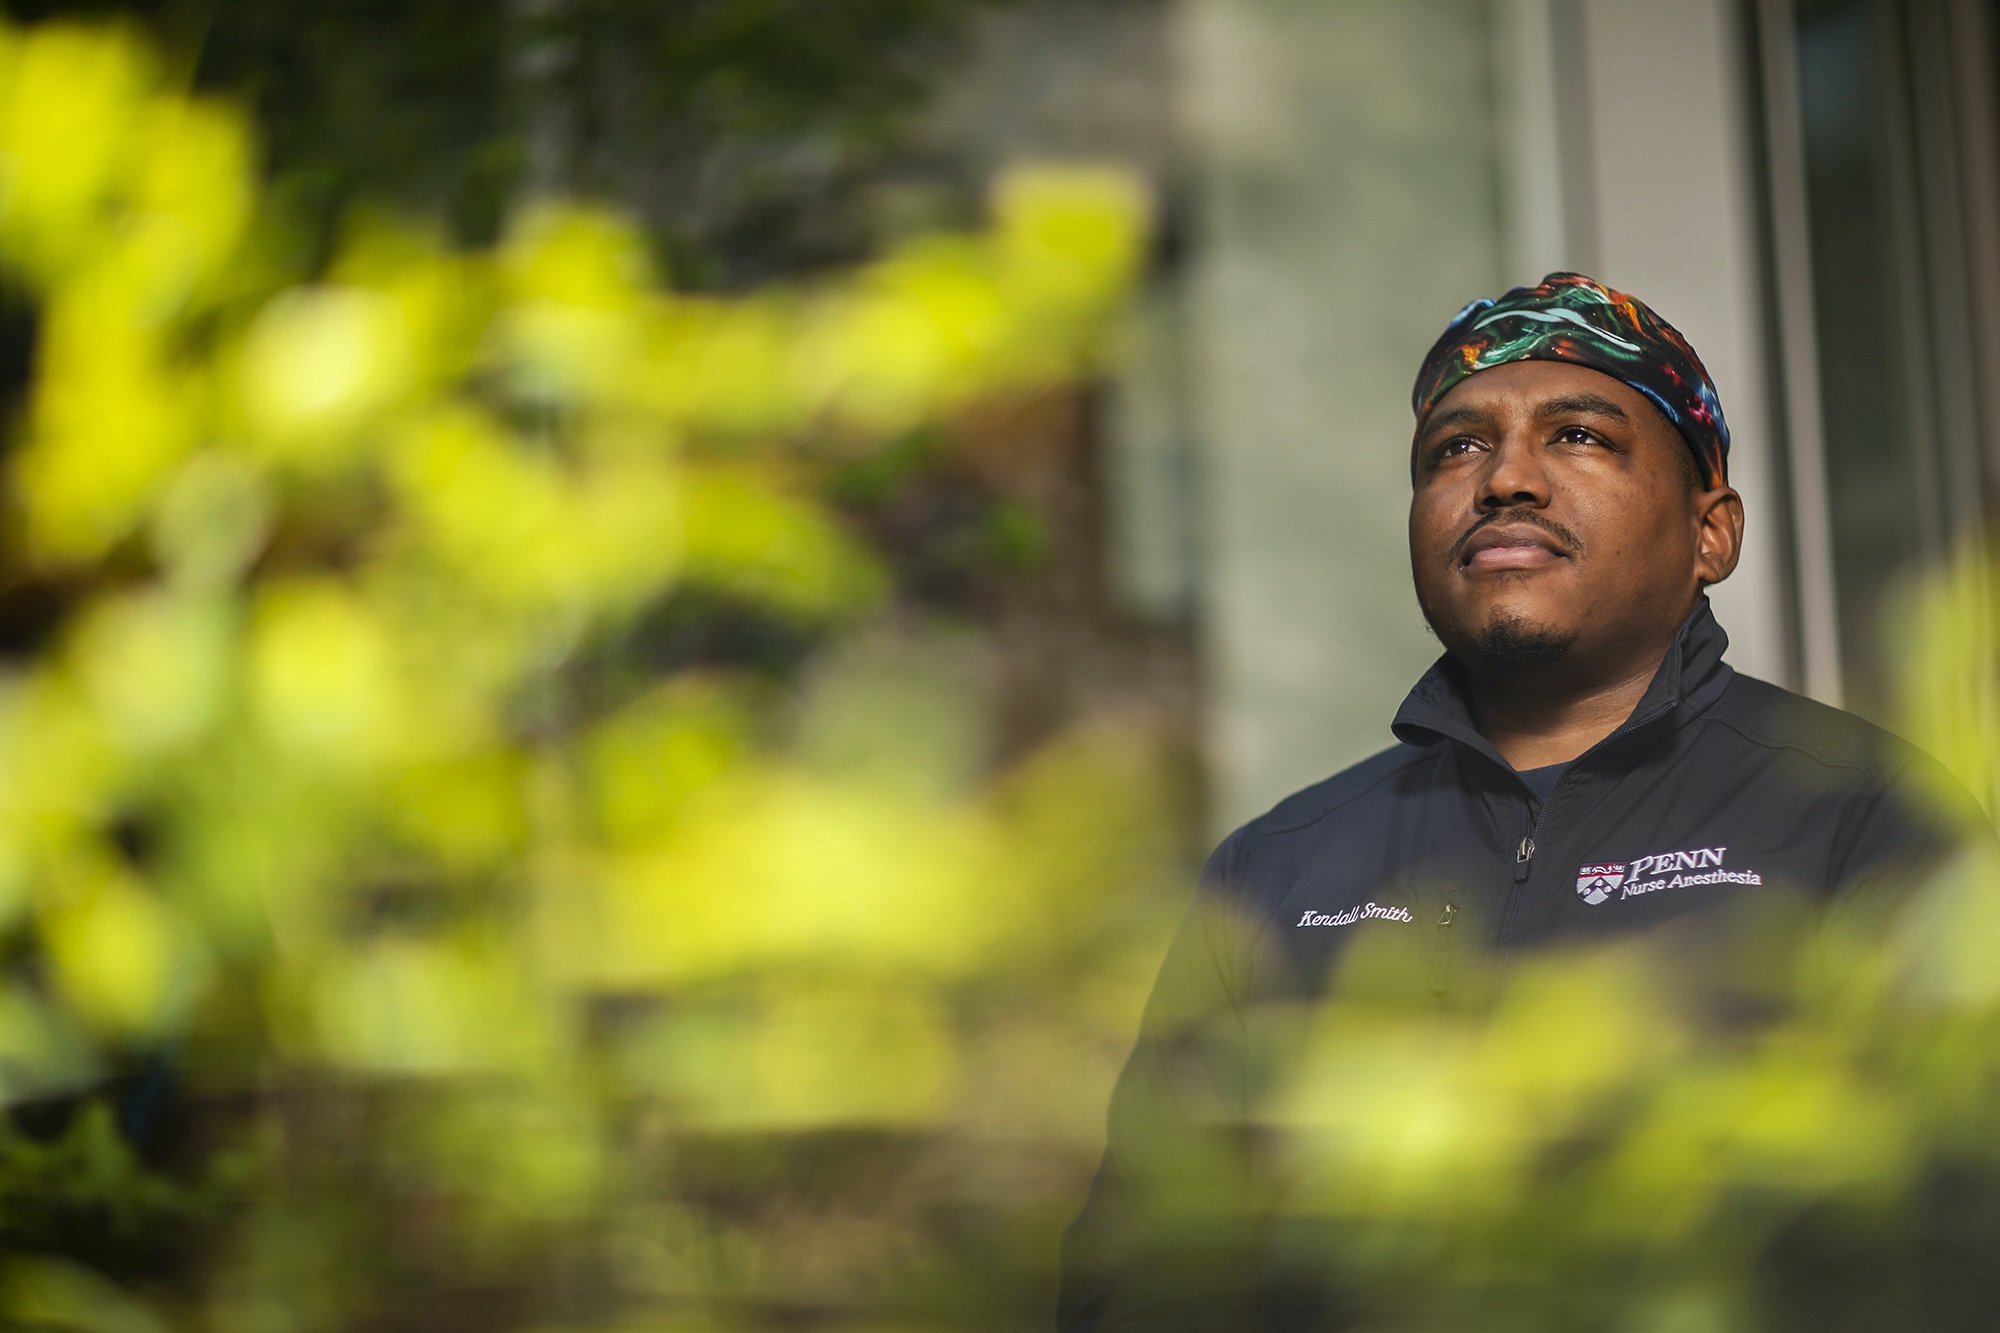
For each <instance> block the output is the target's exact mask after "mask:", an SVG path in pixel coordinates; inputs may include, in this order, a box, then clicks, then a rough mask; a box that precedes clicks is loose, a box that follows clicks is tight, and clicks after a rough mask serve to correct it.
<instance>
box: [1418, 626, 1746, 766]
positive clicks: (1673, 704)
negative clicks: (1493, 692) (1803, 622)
mask: <svg viewBox="0 0 2000 1333" xmlns="http://www.w3.org/2000/svg"><path fill="white" fill-rule="evenodd" d="M1728 647H1729V636H1728V635H1727V634H1725V633H1723V632H1722V626H1720V625H1718V624H1716V623H1715V614H1714V612H1713V611H1711V610H1710V609H1709V605H1708V598H1707V597H1705V596H1704V597H1703V598H1702V599H1701V600H1700V601H1699V602H1697V603H1696V604H1695V608H1694V610H1693V611H1692V612H1690V613H1689V615H1688V618H1687V619H1686V620H1684V621H1682V622H1681V628H1680V633H1679V634H1677V635H1675V636H1674V644H1673V647H1671V648H1669V649H1668V650H1667V655H1666V657H1664V658H1663V659H1661V661H1660V669H1659V670H1658V671H1656V672H1654V673H1653V682H1652V684H1650V685H1648V686H1647V687H1646V693H1645V694H1644V695H1642V696H1640V699H1639V703H1638V706H1637V707H1635V708H1634V709H1633V710H1632V715H1631V716H1630V717H1628V718H1626V719H1625V721H1624V722H1623V723H1622V724H1621V725H1620V726H1619V727H1618V729H1617V730H1616V731H1614V732H1612V733H1611V734H1610V735H1609V736H1607V737H1605V738H1604V739H1603V740H1601V741H1599V742H1598V743H1597V745H1596V746H1593V747H1591V748H1592V749H1597V748H1600V747H1602V746H1605V745H1608V744H1610V743H1612V742H1613V741H1615V740H1618V739H1619V738H1621V737H1624V736H1628V735H1631V734H1632V733H1633V732H1636V731H1639V730H1640V729H1642V728H1645V727H1649V726H1652V725H1654V724H1656V723H1665V724H1667V725H1672V726H1677V725H1679V724H1680V723H1681V722H1683V721H1685V720H1686V719H1688V718H1691V717H1694V716H1696V715H1698V714H1699V713H1701V712H1702V711H1703V710H1704V709H1706V708H1707V707H1708V706H1709V705H1710V704H1712V703H1714V702H1715V701H1716V700H1717V699H1718V698H1720V697H1721V695H1722V691H1723V690H1724V689H1725V688H1726V687H1727V686H1728V684H1729V681H1730V678H1731V677H1732V676H1734V675H1735V674H1736V673H1735V672H1734V671H1733V670H1731V668H1730V666H1729V664H1728V663H1727V662H1724V661H1723V660H1722V654H1723V651H1724V650H1725V649H1727V648H1728ZM1390 730H1392V731H1394V732H1395V733H1396V739H1397V740H1400V741H1402V742H1404V743H1405V744H1407V745H1435V744H1437V743H1438V742H1439V741H1445V740H1450V741H1457V742H1459V743H1460V744H1461V745H1465V746H1468V747H1470V748H1471V749H1473V750H1476V751H1478V752H1479V753H1481V754H1483V755H1485V756H1487V757H1488V758H1490V759H1491V760H1493V762H1494V763H1496V764H1498V765H1500V767H1502V768H1504V769H1507V770H1508V771H1509V772H1512V771H1513V766H1512V765H1511V764H1509V763H1508V762H1507V761H1506V760H1505V759H1504V758H1502V757H1501V755H1500V752H1499V751H1498V750H1495V749H1494V748H1493V747H1492V746H1491V745H1490V744H1488V743H1487V740H1486V738H1485V737H1484V736H1481V735H1480V734H1479V730H1478V728H1476V727H1474V726H1473V725H1472V700H1471V695H1470V693H1469V683H1468V682H1467V680H1466V677H1465V671H1464V668H1462V667H1460V666H1459V665H1458V663H1457V662H1456V661H1454V660H1453V659H1452V657H1451V656H1450V655H1449V654H1446V655H1445V656H1443V657H1440V658H1439V659H1438V660H1437V661H1436V662H1435V663H1433V664H1432V666H1431V669H1430V670H1429V671H1426V672H1425V673H1424V676H1423V679H1422V680H1419V681H1418V682H1417V684H1416V688H1414V689H1412V690H1411V691H1410V693H1409V697H1408V698H1406V699H1404V700H1403V706H1402V707H1401V708H1400V709H1398V710H1397V711H1396V720H1395V721H1394V722H1393V723H1391V724H1390Z"/></svg>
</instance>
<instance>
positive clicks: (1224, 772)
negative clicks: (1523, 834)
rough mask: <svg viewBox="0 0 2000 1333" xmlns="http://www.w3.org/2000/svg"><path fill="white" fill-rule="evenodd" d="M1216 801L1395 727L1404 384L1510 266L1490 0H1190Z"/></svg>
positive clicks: (1191, 308) (1321, 773) (1409, 660)
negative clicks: (1504, 244) (1455, 319)
mask: <svg viewBox="0 0 2000 1333" xmlns="http://www.w3.org/2000/svg"><path fill="white" fill-rule="evenodd" d="M1175 23H1176V28H1177V34H1176V35H1177V44H1176V45H1177V51H1178V53H1179V54H1178V79H1179V95H1180V103H1181V107H1182V111H1183V115H1184V117H1185V121H1184V125H1185V131H1186V140H1185V141H1186V143H1187V144H1188V146H1189V149H1190V152H1191V153H1192V155H1193V157H1192V160H1193V163H1194V166H1195V180H1196V182H1197V185H1196V189H1195V206H1194V213H1195V226H1194V235H1195V243H1196V249H1195V259H1194V261H1193V267H1192V270H1191V272H1190V274H1189V282H1190V284H1191V285H1190V289H1189V292H1188V300H1187V306H1186V308H1187V311H1188V319H1187V336H1188V339H1189V341H1188V350H1187V357H1188V364H1189V366H1190V373H1191V379H1192V384H1193V387H1194V389H1195V400H1196V408H1195V411H1196V414H1197V415H1196V423H1197V434H1198V436H1199V438H1200V439H1201V441H1202V450H1201V454H1200V470H1201V477H1202V486H1201V495H1202V497H1203V504H1204V508H1205V511H1206V518H1205V525H1204V532H1203V542H1202V550H1203V554H1204V558H1203V562H1202V563H1203V571H1202V595H1201V602H1202V608H1203V616H1202V621H1203V633H1204V641H1205V646H1206V669H1207V706H1208V709H1209V718H1210V721H1209V732H1210V738H1211V746H1210V753H1211V764H1212V769H1211V774H1212V780H1213V791H1214V801H1213V804H1212V809H1213V818H1214V820H1215V822H1216V825H1217V827H1218V828H1227V827H1229V826H1232V825H1233V824H1235V823H1237V822H1240V821H1241V820H1243V819H1245V818H1247V817H1249V816H1252V815H1254V814H1256V813H1258V812H1259V811H1261V810H1263V809H1265V808H1267V807H1268V806H1269V805H1270V804H1271V803H1272V802H1274V801H1276V800H1277V799H1279V798H1281V797H1282V796H1284V795H1285V794H1286V793H1288V792H1290V791H1292V790H1295V789H1296V788H1298V787H1300V786H1303V785H1305V784H1307V783H1310V782H1313V781H1316V780H1318V779H1320V778H1323V777H1325V776H1327V775H1328V774H1331V773H1333V772H1335V771H1337V770H1339V769H1341V768H1343V767H1345V766H1347V765H1348V764H1351V763H1353V762H1355V761H1356V760H1358V759H1361V758H1364V757H1366V756H1367V755H1369V754H1371V753H1373V752H1375V751H1377V750H1380V749H1382V748H1384V747H1385V746H1388V745H1390V744H1393V743H1394V742H1393V738H1392V737H1391V736H1390V734H1389V729H1388V725H1389V720H1390V717H1391V716H1392V715H1393V713H1394V711H1395V709H1396V706H1397V704H1398V703H1400V702H1401V700H1402V697H1403V695H1404V693H1405V692H1407V690H1408V689H1409V687H1410V684H1411V683H1412V681H1414V680H1415V678H1416V677H1417V676H1418V675H1419V674H1420V673H1421V672H1422V671H1423V669H1424V668H1425V666H1426V665H1427V664H1428V663H1429V662H1430V661H1431V660H1432V659H1433V658H1434V657H1435V655H1436V653H1437V651H1438V650H1437V645H1436V642H1435V640H1433V639H1432V638H1430V637H1429V634H1428V631H1427V630H1426V629H1425V627H1424V625H1423V622H1422V618H1421V616H1420V614H1419V613H1418V610H1417V606H1416V599H1415V597H1414V596H1413V594H1412V593H1411V590H1410V572H1409V556H1408V542H1407V537H1406V532H1405V522H1406V517H1407V514H1408V509H1409V494H1410V479H1409V452H1408V451H1409V443H1410V432H1411V425H1412V422H1411V417H1410V406H1409V392H1410V383H1411V381H1412V379H1413V378H1414V377H1415V374H1416V369H1417V365H1418V362H1419V361H1420V360H1421V358H1422V356H1423V354H1424V352H1425V351H1426V350H1427V349H1428V348H1429V346H1430V344H1431V342H1432V341H1433V340H1434V339H1435V338H1436V337H1437V334H1438V332H1439V330H1441V329H1442V328H1443V327H1444V325H1445V323H1446V322H1447V321H1448V320H1449V319H1450V318H1451V316H1452V315H1453V314H1454V313H1456V311H1457V310H1458V309H1459V307H1460V306H1462V305H1463V304H1464V303H1465V302H1466V301H1467V300H1469V299H1470V298H1472V297H1474V296H1477V295H1481V294H1487V293H1491V292H1493V291H1495V290H1496V289H1497V287H1498V285H1499V282H1500V273H1501V258H1500V226H1499V193H1498V179H1497V172H1498V168H1497V164H1496V158H1495V139H1494V136H1493V133H1492V125H1493V118H1494V117H1493V87H1492V69H1493V62H1492V57H1491V46H1490V33H1489V12H1488V4H1487V0H1316V2H1315V3H1300V0H1184V2H1183V3H1182V4H1181V6H1180V8H1179V9H1178V11H1177V12H1176V16H1175Z"/></svg>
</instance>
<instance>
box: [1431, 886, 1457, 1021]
mask: <svg viewBox="0 0 2000 1333" xmlns="http://www.w3.org/2000/svg"><path fill="white" fill-rule="evenodd" d="M1457 916H1458V904H1457V903H1446V904H1445V905H1444V915H1443V916H1441V917H1439V918H1438V939H1437V955H1436V956H1435V957H1434V958H1432V959H1431V994H1432V995H1434V996H1436V997H1437V998H1438V999H1440V1000H1442V999H1443V998H1444V992H1445V985H1446V983H1448V982H1449V981H1450V980H1451V923H1452V921H1453V919H1454V918H1456V917H1457Z"/></svg>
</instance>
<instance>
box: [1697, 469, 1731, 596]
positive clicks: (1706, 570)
mask: <svg viewBox="0 0 2000 1333" xmlns="http://www.w3.org/2000/svg"><path fill="white" fill-rule="evenodd" d="M1694 516H1695V523H1696V525H1697V526H1696V529H1695V547H1694V573H1695V577H1696V578H1697V579H1699V580H1700V581H1701V584H1702V586H1703V587H1707V586H1708V585H1709V584H1712V583H1720V582H1722V581H1723V580H1724V579H1726V578H1728V577H1729V576H1730V575H1731V574H1733V573H1735V572H1736V562H1737V560H1738V559H1740V558H1741V557H1742V555H1743V497H1742V496H1740V495H1738V494H1737V493H1736V490H1735V488H1734V487H1730V486H1718V487H1716V488H1715V489H1714V490H1712V491H1696V492H1695V496H1694Z"/></svg>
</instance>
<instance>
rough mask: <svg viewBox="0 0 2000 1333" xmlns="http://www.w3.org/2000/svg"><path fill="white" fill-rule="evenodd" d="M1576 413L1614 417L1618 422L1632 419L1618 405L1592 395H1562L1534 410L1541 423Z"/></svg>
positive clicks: (1607, 399)
mask: <svg viewBox="0 0 2000 1333" xmlns="http://www.w3.org/2000/svg"><path fill="white" fill-rule="evenodd" d="M1578 413H1585V414H1592V415H1596V416H1600V417H1616V418H1618V420H1620V421H1630V420H1631V419H1632V418H1630V417H1628V416H1626V415H1625V409H1624V408H1622V407H1620V406H1618V404H1616V403H1614V402H1612V401H1611V400H1610V399H1609V398H1602V397H1599V396H1598V395H1597V394H1594V393H1571V394H1564V395H1563V396H1562V397H1561V398H1551V399H1548V400H1547V401H1546V402H1544V403H1542V404H1541V406H1539V407H1537V408H1536V409H1535V416H1536V418H1537V419H1538V420H1543V421H1546V420H1547V419H1548V418H1550V417H1567V416H1574V415H1576V414H1578Z"/></svg>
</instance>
